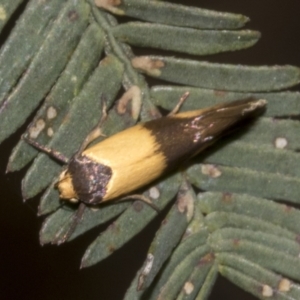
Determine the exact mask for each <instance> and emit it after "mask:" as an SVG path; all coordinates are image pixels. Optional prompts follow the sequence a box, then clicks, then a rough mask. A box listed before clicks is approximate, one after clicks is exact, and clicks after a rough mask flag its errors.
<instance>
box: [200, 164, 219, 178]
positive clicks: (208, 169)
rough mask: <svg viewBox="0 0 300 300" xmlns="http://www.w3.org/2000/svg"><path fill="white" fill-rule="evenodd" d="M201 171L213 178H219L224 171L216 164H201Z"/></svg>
mask: <svg viewBox="0 0 300 300" xmlns="http://www.w3.org/2000/svg"><path fill="white" fill-rule="evenodd" d="M201 172H202V174H204V175H208V176H209V177H211V178H217V177H220V176H221V175H222V172H221V171H220V170H219V169H218V168H217V166H216V165H209V164H207V165H201Z"/></svg>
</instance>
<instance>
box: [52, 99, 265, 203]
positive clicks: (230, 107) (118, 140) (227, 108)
mask: <svg viewBox="0 0 300 300" xmlns="http://www.w3.org/2000/svg"><path fill="white" fill-rule="evenodd" d="M265 105H266V101H265V100H262V99H261V100H254V99H246V100H239V101H234V102H230V103H223V104H219V105H217V106H213V107H210V108H206V109H201V110H194V111H188V112H182V113H178V114H175V115H171V116H166V117H161V118H159V119H156V120H152V121H149V122H145V123H139V124H137V125H135V126H133V127H131V128H129V129H126V130H124V131H121V132H119V133H117V134H115V135H113V136H111V137H109V138H107V139H105V140H104V141H102V142H100V143H98V144H96V145H94V146H92V147H90V148H88V149H86V150H85V151H83V152H82V153H79V154H77V155H75V156H74V157H73V158H72V159H71V160H70V161H69V163H68V166H67V168H66V169H65V171H63V172H62V174H61V175H60V178H59V182H58V184H57V187H58V190H59V193H60V197H61V198H62V199H69V200H72V201H74V202H76V201H82V202H84V203H87V204H99V203H101V202H103V201H109V200H112V199H116V198H119V197H122V196H124V195H129V194H130V193H132V192H134V191H135V190H137V189H139V188H141V187H143V186H145V185H147V184H149V183H150V182H152V181H154V180H155V179H157V178H158V177H160V176H161V175H162V174H164V173H165V172H167V171H170V170H172V169H174V168H176V167H178V166H179V165H180V164H181V163H182V162H183V161H185V160H187V159H189V158H191V157H193V156H195V155H197V154H198V153H199V152H200V151H201V150H203V149H204V148H206V147H207V146H209V145H210V144H212V143H213V142H214V141H216V140H217V139H218V138H220V136H222V135H223V134H224V133H226V132H227V131H228V129H230V128H232V126H234V125H235V124H236V123H238V122H239V121H241V120H244V119H245V118H248V117H253V116H254V115H256V114H257V113H259V112H261V111H262V110H263V109H264V107H265Z"/></svg>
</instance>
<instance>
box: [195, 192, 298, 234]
mask: <svg viewBox="0 0 300 300" xmlns="http://www.w3.org/2000/svg"><path fill="white" fill-rule="evenodd" d="M198 198H199V202H200V206H201V211H202V212H203V213H206V214H210V213H212V212H215V211H224V212H230V213H236V214H240V215H244V216H249V217H252V218H256V219H259V220H262V221H266V222H270V223H272V224H274V225H278V226H280V227H282V228H283V229H288V230H290V231H292V232H294V233H295V234H299V228H300V211H299V210H298V209H295V208H293V207H290V206H287V205H284V204H279V203H276V202H273V201H270V200H267V199H263V198H256V197H252V196H249V195H245V194H244V195H242V194H229V193H214V192H208V193H201V194H199V195H198Z"/></svg>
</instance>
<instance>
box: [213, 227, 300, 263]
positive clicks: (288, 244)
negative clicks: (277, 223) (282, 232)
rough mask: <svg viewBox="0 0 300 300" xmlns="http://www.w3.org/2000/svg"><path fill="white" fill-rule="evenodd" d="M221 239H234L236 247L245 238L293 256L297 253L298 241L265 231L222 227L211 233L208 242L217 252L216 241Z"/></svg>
mask: <svg viewBox="0 0 300 300" xmlns="http://www.w3.org/2000/svg"><path fill="white" fill-rule="evenodd" d="M221 240H232V241H235V242H236V243H237V247H238V244H239V241H240V240H245V241H249V242H253V243H258V244H261V245H263V246H266V247H269V248H271V249H273V250H274V251H277V252H282V253H284V254H287V255H290V256H293V257H297V256H298V254H299V243H298V241H295V240H294V241H293V240H290V239H288V238H286V237H282V236H281V237H280V239H279V238H278V236H277V234H270V233H265V232H263V231H253V230H249V229H239V228H222V229H219V230H216V231H214V232H213V233H211V234H210V236H209V241H208V242H209V244H210V245H211V247H212V248H213V249H214V250H215V251H216V252H218V251H219V249H218V242H219V241H221ZM215 245H217V246H215ZM270 259H271V258H270ZM270 263H271V261H270Z"/></svg>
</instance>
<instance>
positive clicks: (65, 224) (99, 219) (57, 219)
mask: <svg viewBox="0 0 300 300" xmlns="http://www.w3.org/2000/svg"><path fill="white" fill-rule="evenodd" d="M127 207H128V203H125V202H123V203H118V204H115V203H112V204H111V205H108V206H100V207H97V208H96V207H95V208H92V207H86V208H85V211H84V213H83V215H82V218H81V220H80V222H79V223H78V224H77V226H76V228H75V230H74V232H73V233H72V235H71V237H70V238H69V240H73V239H74V238H76V237H78V236H79V235H81V234H83V233H85V232H86V231H88V230H90V229H92V228H94V227H96V226H98V225H100V224H104V223H105V222H107V221H109V220H111V219H112V218H114V217H116V216H118V215H119V214H121V213H122V212H123V211H124V210H125V209H126V208H127ZM75 214H76V209H74V208H73V209H71V208H68V209H66V208H60V209H59V210H57V211H56V212H54V213H53V214H51V215H50V216H49V217H48V218H47V219H46V220H45V222H44V224H43V226H42V229H41V231H40V242H41V244H46V243H52V244H56V243H57V241H60V240H61V239H62V238H63V236H64V235H65V234H66V233H67V232H68V229H69V228H70V225H71V224H72V222H73V218H74V217H75Z"/></svg>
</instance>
